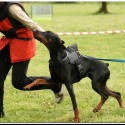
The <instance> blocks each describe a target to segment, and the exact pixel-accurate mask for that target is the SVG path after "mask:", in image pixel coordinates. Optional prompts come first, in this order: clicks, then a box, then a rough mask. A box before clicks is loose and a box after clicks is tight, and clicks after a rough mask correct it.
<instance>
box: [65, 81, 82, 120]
mask: <svg viewBox="0 0 125 125" xmlns="http://www.w3.org/2000/svg"><path fill="white" fill-rule="evenodd" d="M66 88H67V90H68V92H69V95H70V97H71V100H72V105H73V110H74V121H75V122H80V117H79V110H78V107H77V103H76V97H75V94H74V90H73V85H72V84H71V83H67V84H66Z"/></svg>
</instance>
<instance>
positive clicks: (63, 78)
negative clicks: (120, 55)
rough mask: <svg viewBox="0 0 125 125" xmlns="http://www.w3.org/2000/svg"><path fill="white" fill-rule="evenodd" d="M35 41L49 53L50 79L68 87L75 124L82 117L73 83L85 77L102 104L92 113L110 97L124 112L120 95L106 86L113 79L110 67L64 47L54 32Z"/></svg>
mask: <svg viewBox="0 0 125 125" xmlns="http://www.w3.org/2000/svg"><path fill="white" fill-rule="evenodd" d="M35 38H36V39H37V40H39V41H40V42H42V43H43V44H44V45H45V46H46V47H47V48H48V50H49V53H50V60H49V70H50V74H51V79H52V80H53V81H56V83H63V84H65V86H66V88H67V90H68V92H69V95H70V97H71V101H72V105H73V110H74V121H75V122H80V117H79V109H78V107H77V102H76V97H75V93H74V90H73V83H77V82H79V81H80V80H81V79H82V78H85V77H89V78H90V79H91V81H92V88H93V90H94V91H96V92H97V93H98V94H99V95H100V96H101V101H100V102H99V103H98V105H97V106H96V107H95V108H94V109H93V112H98V111H99V110H100V109H101V107H102V105H103V104H104V102H105V101H106V100H107V99H108V97H109V96H112V97H114V98H115V99H116V100H117V101H118V103H119V106H120V107H121V108H123V102H122V99H121V94H120V93H119V92H115V91H112V90H110V89H109V88H108V87H107V86H106V82H107V80H108V79H109V76H110V71H109V69H108V64H107V63H104V62H102V61H100V60H95V58H94V57H89V56H84V55H82V54H80V53H79V52H78V48H77V45H76V44H74V45H71V46H68V47H65V46H64V41H63V40H61V39H60V38H59V36H58V35H57V34H56V33H53V32H51V31H46V32H37V35H35ZM37 83H38V84H39V83H40V84H42V83H41V81H39V82H38V81H37ZM33 84H34V83H33ZM35 84H36V83H35Z"/></svg>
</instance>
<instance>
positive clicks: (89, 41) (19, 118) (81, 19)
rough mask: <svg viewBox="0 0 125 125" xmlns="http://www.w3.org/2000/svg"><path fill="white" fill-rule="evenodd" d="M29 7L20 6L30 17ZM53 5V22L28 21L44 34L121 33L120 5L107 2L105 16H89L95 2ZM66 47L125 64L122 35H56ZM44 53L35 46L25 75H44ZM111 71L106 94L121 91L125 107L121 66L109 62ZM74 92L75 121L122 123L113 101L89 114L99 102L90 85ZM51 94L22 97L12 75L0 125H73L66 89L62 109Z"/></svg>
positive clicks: (124, 10)
mask: <svg viewBox="0 0 125 125" xmlns="http://www.w3.org/2000/svg"><path fill="white" fill-rule="evenodd" d="M34 4H39V5H40V4H41V5H43V4H45V3H40V2H38V3H24V6H25V8H26V10H27V12H28V13H29V14H30V7H31V5H34ZM49 4H52V5H53V19H52V20H45V19H41V18H39V19H38V18H37V19H35V18H34V19H33V20H34V21H36V22H37V23H38V24H39V25H40V26H42V27H43V28H44V29H45V30H51V31H54V32H77V31H78V32H80V31H81V32H84V31H85V32H89V31H107V30H120V29H125V3H124V2H123V3H117V2H116V3H115V2H112V3H109V4H108V10H109V12H110V14H108V15H104V14H99V15H95V14H93V13H94V12H96V11H97V10H98V9H99V7H100V3H96V2H93V3H92V2H91V3H85V2H84V3H69V4H68V3H66V4H64V3H63V4H57V3H49ZM60 37H61V39H63V40H64V41H65V45H66V46H68V45H71V44H73V43H77V45H78V48H79V51H80V53H81V54H85V55H89V56H93V57H101V58H116V59H125V33H119V34H105V35H75V36H66V35H65V36H60ZM48 60H49V53H48V50H47V49H46V48H45V46H44V45H43V44H40V43H39V42H37V52H36V56H35V57H34V58H33V59H32V61H31V62H30V65H29V69H28V76H40V75H41V76H49V69H48ZM109 69H110V71H111V76H110V79H109V80H108V82H107V85H108V87H109V88H110V89H112V90H115V91H118V92H121V94H122V98H123V102H125V88H124V87H125V64H124V63H115V62H109ZM74 91H75V94H76V99H77V103H78V107H79V110H80V118H81V122H83V123H90V122H93V123H97V122H100V123H101V122H105V123H107V122H115V123H118V122H119V123H120V122H125V109H121V108H119V105H118V103H117V101H116V100H115V99H114V98H111V97H110V98H109V99H108V101H107V102H106V103H105V105H104V106H103V107H102V109H101V111H100V112H98V113H93V112H92V110H93V108H94V107H95V106H96V105H97V103H98V102H99V101H100V96H99V95H98V94H97V93H95V92H94V91H93V90H92V87H91V81H90V79H88V78H84V79H82V80H81V81H80V82H79V83H76V84H74ZM54 101H55V100H54V94H53V93H52V91H50V90H41V91H32V92H23V91H19V90H16V89H15V88H13V86H12V84H11V71H10V72H9V74H8V76H7V79H6V82H5V96H4V108H5V113H6V117H5V118H2V119H0V122H3V123H4V122H14V123H15V122H25V123H26V122H31V123H36V122H37V123H43V122H44V123H48V122H50V123H53V122H54V123H57V122H59V123H60V122H62V123H66V122H67V123H72V122H73V115H74V114H73V109H72V104H71V100H70V97H69V95H68V92H67V90H66V88H65V99H64V101H63V102H62V103H61V104H56V103H55V102H54Z"/></svg>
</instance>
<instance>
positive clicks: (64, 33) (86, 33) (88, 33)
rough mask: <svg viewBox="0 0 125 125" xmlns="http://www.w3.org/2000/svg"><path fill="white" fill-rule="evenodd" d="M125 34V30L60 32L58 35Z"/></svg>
mask: <svg viewBox="0 0 125 125" xmlns="http://www.w3.org/2000/svg"><path fill="white" fill-rule="evenodd" d="M112 33H125V30H113V31H99V32H58V33H57V34H58V35H95V34H112Z"/></svg>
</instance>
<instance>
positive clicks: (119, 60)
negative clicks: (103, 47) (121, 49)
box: [95, 58, 125, 63]
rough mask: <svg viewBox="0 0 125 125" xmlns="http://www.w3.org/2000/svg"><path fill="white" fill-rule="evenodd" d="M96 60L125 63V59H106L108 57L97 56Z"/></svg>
mask: <svg viewBox="0 0 125 125" xmlns="http://www.w3.org/2000/svg"><path fill="white" fill-rule="evenodd" d="M95 60H103V61H111V62H120V63H125V60H123V59H106V58H95Z"/></svg>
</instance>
